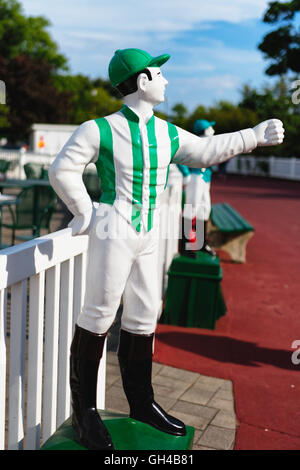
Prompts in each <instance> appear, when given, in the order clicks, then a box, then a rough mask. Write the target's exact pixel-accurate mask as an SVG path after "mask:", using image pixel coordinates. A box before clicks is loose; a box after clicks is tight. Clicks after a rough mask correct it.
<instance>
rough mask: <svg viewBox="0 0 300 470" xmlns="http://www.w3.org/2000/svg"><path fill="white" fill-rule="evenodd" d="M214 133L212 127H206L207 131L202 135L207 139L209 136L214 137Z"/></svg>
mask: <svg viewBox="0 0 300 470" xmlns="http://www.w3.org/2000/svg"><path fill="white" fill-rule="evenodd" d="M214 133H215V130H214V128H213V127H212V126H209V127H208V128H207V129H205V131H204V135H205V136H206V137H209V136H211V135H214Z"/></svg>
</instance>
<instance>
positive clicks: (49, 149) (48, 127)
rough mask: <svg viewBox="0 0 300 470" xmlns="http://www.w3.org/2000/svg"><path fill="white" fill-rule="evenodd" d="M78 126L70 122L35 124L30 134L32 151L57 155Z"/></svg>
mask: <svg viewBox="0 0 300 470" xmlns="http://www.w3.org/2000/svg"><path fill="white" fill-rule="evenodd" d="M77 127H78V125H70V124H33V125H32V127H31V135H30V147H31V150H32V152H34V153H39V154H46V155H57V154H58V152H59V151H60V150H61V149H62V147H63V146H64V145H65V143H66V142H67V140H68V139H69V137H70V136H71V134H73V132H74V131H75V129H76V128H77Z"/></svg>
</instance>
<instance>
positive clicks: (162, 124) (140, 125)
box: [51, 105, 256, 231]
mask: <svg viewBox="0 0 300 470" xmlns="http://www.w3.org/2000/svg"><path fill="white" fill-rule="evenodd" d="M255 147H256V138H255V134H254V132H253V130H252V129H245V130H242V131H238V132H233V133H230V134H221V135H217V136H213V137H207V138H205V139H201V138H200V137H197V136H195V135H194V134H191V133H190V132H187V131H185V130H183V129H181V128H179V127H178V126H175V125H174V124H171V123H169V122H167V121H165V120H163V119H160V118H158V117H156V116H154V115H152V116H151V117H150V119H149V120H148V121H147V122H143V120H142V119H140V118H139V116H138V115H137V114H136V113H135V112H134V111H133V110H132V109H131V108H129V107H128V106H126V105H124V106H123V107H122V109H121V110H120V111H118V112H116V113H113V114H111V115H109V116H106V117H104V118H99V119H95V120H91V121H87V122H85V123H83V124H82V125H81V126H79V128H78V129H77V130H76V131H75V132H74V134H73V135H72V136H71V137H70V139H69V141H68V142H67V143H66V145H65V146H64V147H63V149H62V150H61V152H60V153H59V155H58V156H57V158H56V159H55V161H54V163H53V164H52V167H51V183H52V185H53V187H54V189H55V190H56V192H57V193H58V195H59V196H60V197H61V198H62V199H63V201H64V202H65V203H66V205H67V206H68V208H69V209H70V211H71V212H72V213H73V214H74V215H80V214H83V213H84V212H85V211H86V210H89V209H90V208H91V204H92V203H91V200H90V198H89V196H88V194H87V192H86V189H85V187H84V185H83V182H82V178H81V175H82V173H83V171H84V168H85V166H86V165H87V164H88V163H90V162H94V163H95V164H96V167H97V171H98V175H99V178H100V179H101V189H102V195H101V199H100V201H101V202H103V203H108V204H111V205H114V206H115V208H116V209H117V211H118V212H119V213H120V214H121V215H122V216H123V217H125V218H126V219H127V220H128V222H129V223H132V224H133V226H134V227H135V229H136V230H137V231H140V230H141V227H142V225H143V226H144V227H145V228H146V230H148V231H149V230H150V229H151V228H152V226H153V223H154V217H155V214H156V212H157V211H156V209H157V208H158V207H159V203H160V198H161V195H162V193H163V192H164V190H165V188H166V185H167V179H168V172H169V165H170V163H176V164H183V165H187V166H190V167H196V168H202V167H209V166H212V165H214V164H218V163H221V162H222V161H225V160H228V159H229V158H231V157H233V156H234V155H236V154H239V153H246V152H249V151H251V150H253V149H254V148H255Z"/></svg>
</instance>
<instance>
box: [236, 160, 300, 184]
mask: <svg viewBox="0 0 300 470" xmlns="http://www.w3.org/2000/svg"><path fill="white" fill-rule="evenodd" d="M227 171H228V173H236V174H242V175H254V176H267V177H271V178H283V179H291V180H300V158H279V157H254V156H251V155H239V156H238V157H236V158H233V159H232V160H230V161H229V162H228V164H227Z"/></svg>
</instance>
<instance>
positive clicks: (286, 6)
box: [258, 0, 300, 75]
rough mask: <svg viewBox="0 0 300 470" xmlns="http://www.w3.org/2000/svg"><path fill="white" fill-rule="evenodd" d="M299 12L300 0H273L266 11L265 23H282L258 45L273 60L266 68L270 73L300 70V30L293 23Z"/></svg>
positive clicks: (277, 73)
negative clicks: (283, 0) (284, 0)
mask: <svg viewBox="0 0 300 470" xmlns="http://www.w3.org/2000/svg"><path fill="white" fill-rule="evenodd" d="M297 12H300V0H292V1H290V2H277V1H276V2H271V3H270V4H269V7H268V9H267V11H266V12H265V15H264V17H263V21H264V22H265V23H271V24H274V23H279V25H280V26H279V27H278V28H277V29H275V30H273V31H271V32H270V33H268V34H266V36H265V37H264V38H263V40H262V42H261V43H260V44H259V46H258V47H259V49H260V50H261V51H262V52H263V53H264V55H265V57H266V58H267V59H270V60H271V65H270V66H269V67H268V68H267V69H266V73H267V74H268V75H282V74H285V73H287V72H289V71H291V72H296V73H299V72H300V31H299V30H298V29H297V27H296V25H295V24H293V20H295V16H296V14H297Z"/></svg>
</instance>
